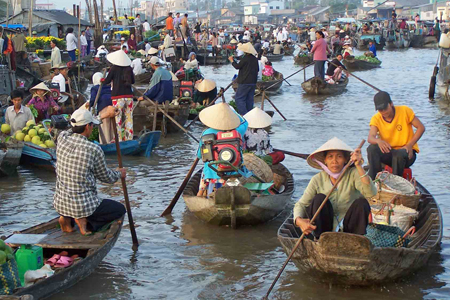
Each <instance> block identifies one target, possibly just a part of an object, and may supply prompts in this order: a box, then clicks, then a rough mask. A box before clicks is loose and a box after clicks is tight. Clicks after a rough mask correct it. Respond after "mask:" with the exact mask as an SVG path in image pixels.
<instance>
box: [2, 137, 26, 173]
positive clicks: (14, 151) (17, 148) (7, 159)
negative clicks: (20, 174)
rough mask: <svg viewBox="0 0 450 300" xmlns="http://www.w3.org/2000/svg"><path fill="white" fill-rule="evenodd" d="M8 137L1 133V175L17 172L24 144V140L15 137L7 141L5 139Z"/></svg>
mask: <svg viewBox="0 0 450 300" xmlns="http://www.w3.org/2000/svg"><path fill="white" fill-rule="evenodd" d="M7 137H8V136H7V135H4V134H3V133H0V177H4V176H10V175H12V174H14V173H15V172H16V169H17V166H18V165H19V163H20V157H21V156H22V149H23V146H24V142H21V141H18V140H16V139H13V138H9V140H8V141H7V142H5V141H4V139H6V138H7ZM2 140H3V142H2Z"/></svg>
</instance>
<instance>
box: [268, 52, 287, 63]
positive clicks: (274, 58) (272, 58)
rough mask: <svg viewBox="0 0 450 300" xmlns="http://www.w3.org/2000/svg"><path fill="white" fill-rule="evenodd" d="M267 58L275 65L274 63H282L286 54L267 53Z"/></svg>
mask: <svg viewBox="0 0 450 300" xmlns="http://www.w3.org/2000/svg"><path fill="white" fill-rule="evenodd" d="M266 57H267V59H268V60H269V61H270V62H272V63H273V62H274V61H282V60H283V57H284V54H283V53H281V54H273V53H267V55H266Z"/></svg>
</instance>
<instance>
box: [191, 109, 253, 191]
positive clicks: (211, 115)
mask: <svg viewBox="0 0 450 300" xmlns="http://www.w3.org/2000/svg"><path fill="white" fill-rule="evenodd" d="M199 118H200V121H201V122H202V123H203V124H204V125H206V126H208V127H209V128H208V129H206V130H205V131H203V133H202V137H203V136H205V135H207V134H217V133H218V132H220V131H228V130H233V129H235V130H236V131H237V132H238V133H239V135H240V137H241V139H242V137H243V136H244V134H245V132H246V131H247V128H248V123H247V121H246V120H245V119H244V118H243V117H241V116H240V115H239V114H237V113H236V112H235V111H234V110H233V109H232V108H231V107H230V105H229V104H227V103H225V102H222V103H219V104H215V105H212V106H209V107H207V108H205V109H204V110H202V111H201V112H200V114H199ZM202 145H203V141H202V139H200V144H199V147H198V151H197V157H198V158H200V159H201V158H202V153H201V149H202ZM241 150H242V149H241ZM240 155H241V157H243V153H242V151H241V153H240ZM224 183H225V180H224V179H222V178H221V177H220V176H219V175H218V174H217V173H216V172H215V171H214V170H212V169H211V168H210V167H209V165H208V163H205V165H204V166H203V172H202V178H201V181H200V186H199V190H198V193H197V196H198V197H208V196H209V194H211V193H212V192H214V191H216V190H217V189H218V188H220V187H221V186H222V185H223V184H224Z"/></svg>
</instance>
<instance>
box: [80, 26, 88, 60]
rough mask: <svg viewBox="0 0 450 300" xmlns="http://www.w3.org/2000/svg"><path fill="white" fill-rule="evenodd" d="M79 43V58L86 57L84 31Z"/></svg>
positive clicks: (86, 43) (86, 44)
mask: <svg viewBox="0 0 450 300" xmlns="http://www.w3.org/2000/svg"><path fill="white" fill-rule="evenodd" d="M80 43H81V57H85V56H86V55H87V54H86V51H87V46H88V42H87V40H86V32H85V31H84V30H83V31H81V36H80Z"/></svg>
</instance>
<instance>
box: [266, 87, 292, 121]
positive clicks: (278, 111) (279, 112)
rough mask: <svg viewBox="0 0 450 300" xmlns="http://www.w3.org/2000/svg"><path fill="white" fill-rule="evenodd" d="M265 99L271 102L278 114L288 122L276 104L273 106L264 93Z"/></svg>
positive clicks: (270, 101)
mask: <svg viewBox="0 0 450 300" xmlns="http://www.w3.org/2000/svg"><path fill="white" fill-rule="evenodd" d="M264 97H265V98H266V99H267V101H269V103H270V105H272V107H273V108H275V110H276V111H277V113H278V114H279V115H280V116H281V117H282V118H283V119H284V120H285V121H286V120H287V119H286V117H285V116H283V114H282V113H281V111H280V110H279V109H278V108H277V107H276V106H275V104H273V102H272V100H270V99H269V97H268V96H267V95H266V94H265V93H264Z"/></svg>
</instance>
